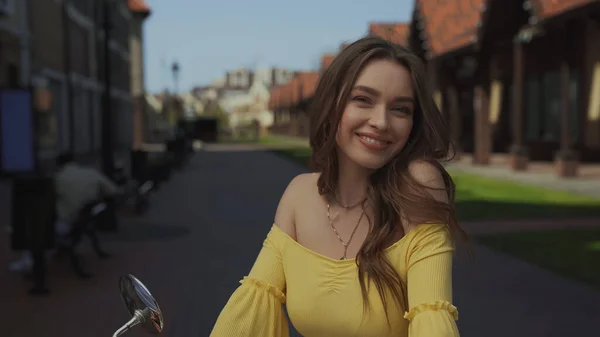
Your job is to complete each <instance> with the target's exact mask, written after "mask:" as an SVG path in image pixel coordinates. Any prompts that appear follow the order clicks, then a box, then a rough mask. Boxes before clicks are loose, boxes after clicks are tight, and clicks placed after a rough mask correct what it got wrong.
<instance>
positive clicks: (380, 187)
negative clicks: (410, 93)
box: [309, 37, 466, 322]
mask: <svg viewBox="0 0 600 337" xmlns="http://www.w3.org/2000/svg"><path fill="white" fill-rule="evenodd" d="M380 59H389V60H394V61H395V62H398V63H399V64H400V65H402V66H404V67H406V69H408V70H409V71H410V73H411V75H412V81H413V89H414V92H415V101H416V104H415V111H414V120H413V128H412V131H411V134H410V136H409V139H408V142H407V144H406V145H405V146H404V148H403V149H402V151H400V153H399V154H398V155H397V156H396V157H395V158H393V159H392V160H391V161H390V162H389V163H387V164H386V165H385V166H384V167H382V168H380V169H378V170H377V171H376V172H375V173H373V174H372V175H371V177H370V184H369V188H368V194H367V197H368V201H369V204H370V205H371V207H372V208H373V210H374V219H372V221H371V222H370V226H371V230H370V231H369V234H368V235H367V238H366V240H365V242H364V243H363V245H362V247H361V249H360V251H359V252H358V255H357V257H356V263H357V265H358V273H359V280H360V287H361V291H362V297H363V304H364V308H365V310H366V309H367V308H368V307H369V298H368V283H367V281H366V280H371V281H372V283H373V284H374V285H375V287H376V289H377V291H378V293H379V295H380V297H381V300H382V302H383V305H384V308H387V303H388V300H387V296H386V291H390V292H391V294H392V296H393V299H394V300H395V301H396V302H397V304H398V305H399V306H400V308H405V309H408V308H406V307H407V303H406V301H407V297H406V290H405V286H404V284H403V281H402V279H401V277H400V275H399V274H398V272H396V270H395V269H394V267H393V266H392V265H391V263H390V262H389V261H388V259H387V258H386V255H385V249H386V248H387V247H388V246H389V245H390V244H391V241H392V240H393V238H394V237H395V234H396V233H397V231H398V230H400V231H403V229H402V226H400V224H401V222H402V221H408V222H409V223H444V224H446V225H447V226H448V228H449V229H450V230H451V231H453V232H454V233H459V234H461V236H463V238H465V239H466V234H465V233H464V231H463V230H462V229H461V228H460V226H459V223H458V220H457V218H456V213H455V211H454V194H455V188H454V182H453V181H452V178H451V177H450V175H449V174H448V172H446V170H445V169H444V167H443V166H442V165H441V164H440V161H443V160H449V159H451V158H452V155H453V152H454V151H453V147H452V142H451V137H450V133H449V128H448V126H447V124H446V121H445V120H444V118H443V116H442V114H441V113H440V111H439V109H438V107H437V105H436V104H435V102H434V100H433V97H432V96H433V91H432V88H431V87H430V85H429V83H428V81H427V80H426V72H425V67H424V65H423V62H422V61H421V59H420V58H419V57H418V56H416V55H415V54H414V53H413V52H411V51H410V50H408V49H407V48H404V47H402V46H400V45H396V44H392V43H390V42H387V41H385V40H383V39H381V38H378V37H365V38H362V39H360V40H358V41H356V42H354V43H352V44H350V45H348V46H347V47H346V48H344V49H343V50H342V51H341V52H340V54H339V55H338V56H337V57H336V58H335V60H334V61H333V63H332V64H331V65H330V66H329V67H328V68H327V69H326V70H325V72H324V73H323V74H322V76H321V78H320V80H319V83H318V85H317V88H316V91H315V95H314V98H313V102H312V104H311V107H310V110H309V116H310V146H311V148H312V156H311V161H310V162H311V163H310V164H311V168H312V170H313V171H315V172H320V173H321V175H320V177H319V180H318V188H319V193H320V194H321V195H325V196H328V197H332V196H333V195H335V193H336V190H337V184H338V165H339V162H338V158H337V152H336V148H337V143H336V133H337V130H338V125H339V123H340V119H341V117H342V113H343V111H344V109H345V106H346V103H347V101H348V100H349V96H350V92H351V90H352V87H353V86H354V83H355V82H356V79H357V77H358V76H359V75H360V72H361V70H362V69H363V68H364V67H365V66H366V65H367V64H368V63H369V62H371V61H373V60H380ZM415 160H425V161H428V162H430V163H432V164H433V165H435V167H437V168H438V170H439V171H440V172H441V174H442V177H443V179H444V182H445V190H446V192H447V193H448V198H449V200H450V202H449V203H448V204H446V203H443V202H439V201H436V200H435V199H433V198H432V197H430V196H429V194H428V193H427V191H426V187H425V186H423V185H422V184H420V183H418V182H417V181H415V179H413V178H412V176H411V174H410V173H409V171H408V164H409V163H411V162H413V161H415ZM403 234H405V233H403ZM386 316H387V311H386ZM388 322H389V320H388Z"/></svg>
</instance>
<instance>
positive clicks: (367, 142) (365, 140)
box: [357, 134, 391, 150]
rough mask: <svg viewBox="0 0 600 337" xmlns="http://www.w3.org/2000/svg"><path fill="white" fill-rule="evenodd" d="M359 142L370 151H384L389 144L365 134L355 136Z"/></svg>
mask: <svg viewBox="0 0 600 337" xmlns="http://www.w3.org/2000/svg"><path fill="white" fill-rule="evenodd" d="M357 136H358V139H359V140H360V142H361V143H362V144H363V145H364V146H365V147H367V148H369V149H371V150H384V149H386V148H387V147H388V145H390V144H391V142H388V141H386V140H383V139H378V138H375V137H374V136H368V135H365V134H357Z"/></svg>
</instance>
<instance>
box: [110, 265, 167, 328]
mask: <svg viewBox="0 0 600 337" xmlns="http://www.w3.org/2000/svg"><path fill="white" fill-rule="evenodd" d="M119 290H120V292H121V298H123V302H125V306H126V307H127V310H128V311H129V314H130V315H131V319H130V320H129V321H128V322H127V323H125V325H123V326H122V327H121V328H119V330H117V331H115V333H114V334H113V337H118V336H121V335H122V334H124V333H125V332H127V331H129V330H131V329H132V328H133V327H135V326H138V325H139V326H141V327H142V328H144V330H146V331H147V332H149V333H152V334H159V333H160V332H161V331H162V330H163V326H164V321H163V315H162V312H161V311H160V307H159V306H158V303H157V302H156V300H155V299H154V297H152V294H151V293H150V291H149V290H148V288H146V286H145V285H144V284H143V283H142V282H140V280H138V279H137V278H136V277H135V276H133V275H127V276H123V277H121V278H120V279H119Z"/></svg>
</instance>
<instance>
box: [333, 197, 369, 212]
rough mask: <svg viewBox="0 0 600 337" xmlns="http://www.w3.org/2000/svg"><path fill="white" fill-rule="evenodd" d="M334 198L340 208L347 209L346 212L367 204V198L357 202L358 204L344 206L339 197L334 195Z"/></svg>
mask: <svg viewBox="0 0 600 337" xmlns="http://www.w3.org/2000/svg"><path fill="white" fill-rule="evenodd" d="M333 198H334V199H335V201H336V202H337V203H338V204H340V206H342V207H343V208H345V209H346V210H351V209H353V208H354V207H356V206H358V205H360V204H362V203H363V202H365V200H367V199H366V198H362V199H360V200H359V201H357V202H355V203H353V204H344V203H342V202H340V199H338V197H337V196H335V195H334V196H333Z"/></svg>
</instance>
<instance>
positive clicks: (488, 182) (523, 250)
mask: <svg viewBox="0 0 600 337" xmlns="http://www.w3.org/2000/svg"><path fill="white" fill-rule="evenodd" d="M275 152H276V153H278V154H279V155H281V156H284V157H286V158H288V159H290V160H293V161H295V162H297V163H299V164H300V165H305V166H306V165H307V164H308V158H309V156H310V149H308V148H296V149H282V150H277V151H275ZM451 174H452V177H453V179H454V182H455V184H456V208H457V213H458V216H459V218H460V220H511V219H512V220H516V219H545V218H546V219H552V218H576V217H586V216H597V217H600V200H598V199H593V198H589V197H584V196H578V195H573V194H569V193H566V192H559V191H554V190H549V189H545V188H540V187H535V186H529V185H523V184H518V183H514V182H510V181H505V180H499V179H492V178H486V177H480V176H475V175H470V174H465V173H452V172H451ZM474 239H475V241H477V242H480V243H482V244H485V245H487V246H489V247H491V248H493V249H496V250H499V251H503V252H505V253H507V254H510V255H514V256H516V257H518V258H521V259H523V260H525V261H529V262H531V263H533V264H536V265H539V266H541V267H543V268H546V269H548V270H550V271H552V272H554V273H556V274H559V275H562V276H565V277H570V278H572V279H575V280H579V281H581V282H584V283H587V284H589V285H591V286H593V287H595V288H596V289H600V268H598V261H600V229H597V230H589V229H587V230H586V229H582V230H577V229H572V230H549V231H536V232H517V233H505V234H495V235H490V236H481V237H476V238H474Z"/></svg>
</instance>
